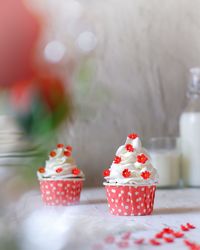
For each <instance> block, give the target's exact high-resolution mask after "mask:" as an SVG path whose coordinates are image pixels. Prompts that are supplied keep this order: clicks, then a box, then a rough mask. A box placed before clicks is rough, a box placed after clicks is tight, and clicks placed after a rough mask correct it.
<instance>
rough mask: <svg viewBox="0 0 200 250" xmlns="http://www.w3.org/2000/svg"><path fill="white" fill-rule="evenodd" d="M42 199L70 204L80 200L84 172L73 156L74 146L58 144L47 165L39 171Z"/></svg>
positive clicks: (50, 202)
mask: <svg viewBox="0 0 200 250" xmlns="http://www.w3.org/2000/svg"><path fill="white" fill-rule="evenodd" d="M37 176H38V179H39V182H40V190H41V193H42V200H43V202H44V203H45V204H46V205H69V204H73V203H77V202H78V201H79V200H80V193H81V190H82V185H83V180H84V174H83V172H82V171H81V170H80V169H79V168H78V167H77V166H76V163H75V160H74V158H73V157H72V147H71V146H66V147H65V146H64V145H63V144H58V145H57V148H56V149H55V150H52V151H51V152H50V154H49V159H48V160H47V161H46V164H45V167H40V168H39V169H38V171H37Z"/></svg>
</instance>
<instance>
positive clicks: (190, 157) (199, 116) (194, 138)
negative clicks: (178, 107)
mask: <svg viewBox="0 0 200 250" xmlns="http://www.w3.org/2000/svg"><path fill="white" fill-rule="evenodd" d="M180 135H181V150H182V177H183V181H184V184H185V185H186V186H200V112H198V113H195V112H191V113H183V114H182V115H181V119H180Z"/></svg>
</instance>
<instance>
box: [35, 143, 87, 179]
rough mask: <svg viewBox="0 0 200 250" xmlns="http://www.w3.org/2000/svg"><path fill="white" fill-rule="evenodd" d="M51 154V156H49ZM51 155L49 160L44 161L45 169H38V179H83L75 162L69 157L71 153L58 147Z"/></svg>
mask: <svg viewBox="0 0 200 250" xmlns="http://www.w3.org/2000/svg"><path fill="white" fill-rule="evenodd" d="M52 152H53V155H51V153H52ZM66 152H68V154H66ZM51 153H50V155H49V160H47V161H46V164H45V168H43V167H42V168H39V169H38V171H37V176H38V178H39V179H49V178H50V179H67V178H77V177H78V178H84V174H83V172H82V171H81V170H80V169H78V168H77V166H76V163H75V160H74V158H73V157H72V156H71V151H69V150H66V148H65V147H58V148H57V149H54V150H53V151H51ZM74 171H75V172H74ZM74 173H75V174H74Z"/></svg>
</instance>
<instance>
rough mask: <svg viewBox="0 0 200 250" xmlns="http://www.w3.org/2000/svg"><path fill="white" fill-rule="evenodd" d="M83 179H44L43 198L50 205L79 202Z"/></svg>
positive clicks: (41, 186)
mask: <svg viewBox="0 0 200 250" xmlns="http://www.w3.org/2000/svg"><path fill="white" fill-rule="evenodd" d="M82 185H83V180H56V181H54V180H42V181H40V190H41V193H42V200H43V202H44V203H45V204H46V205H50V206H60V205H62V206H66V205H70V204H74V203H77V202H79V200H80V194H81V190H82Z"/></svg>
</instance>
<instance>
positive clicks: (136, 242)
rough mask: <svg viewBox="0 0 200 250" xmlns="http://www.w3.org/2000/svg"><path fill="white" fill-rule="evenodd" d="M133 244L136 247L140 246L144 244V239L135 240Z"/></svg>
mask: <svg viewBox="0 0 200 250" xmlns="http://www.w3.org/2000/svg"><path fill="white" fill-rule="evenodd" d="M134 243H135V244H138V245H142V244H143V243H144V239H138V240H135V241H134Z"/></svg>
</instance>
